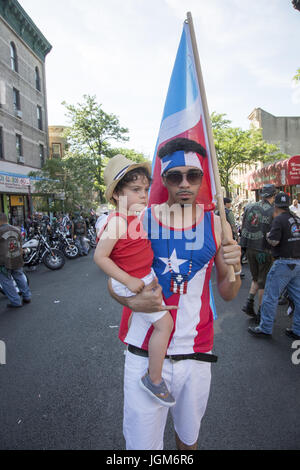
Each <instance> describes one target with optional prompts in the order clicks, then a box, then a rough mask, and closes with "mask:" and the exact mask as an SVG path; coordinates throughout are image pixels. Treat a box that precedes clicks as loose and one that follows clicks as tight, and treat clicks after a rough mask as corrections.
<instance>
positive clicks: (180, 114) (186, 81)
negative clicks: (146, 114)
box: [149, 23, 216, 211]
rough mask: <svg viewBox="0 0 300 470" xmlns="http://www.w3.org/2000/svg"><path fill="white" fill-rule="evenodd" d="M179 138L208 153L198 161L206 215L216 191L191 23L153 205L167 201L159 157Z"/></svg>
mask: <svg viewBox="0 0 300 470" xmlns="http://www.w3.org/2000/svg"><path fill="white" fill-rule="evenodd" d="M177 137H185V138H187V139H191V140H195V141H196V142H198V143H199V144H201V145H202V146H203V147H204V148H205V149H206V152H207V157H206V158H202V157H199V158H200V160H201V164H202V168H203V171H204V177H203V182H202V185H201V189H200V191H199V194H198V198H197V202H198V203H199V204H204V208H205V210H206V211H208V210H212V209H213V208H214V201H213V198H214V196H215V194H216V188H215V183H214V177H213V169H212V164H211V155H210V149H209V144H208V134H207V129H206V123H205V118H204V112H203V104H202V99H201V93H200V88H199V82H198V77H197V71H196V66H195V56H194V52H193V47H192V40H191V33H190V27H189V24H188V23H184V27H183V32H182V36H181V40H180V44H179V48H178V52H177V56H176V60H175V65H174V68H173V72H172V76H171V81H170V85H169V90H168V94H167V99H166V103H165V107H164V112H163V117H162V121H161V126H160V130H159V134H158V139H157V144H156V149H155V155H154V159H153V167H152V174H153V184H152V186H151V191H150V198H149V204H150V205H151V204H161V203H162V202H165V201H166V200H167V190H166V189H165V188H164V186H163V185H162V181H161V177H160V170H161V162H160V159H159V158H158V156H157V154H158V152H159V149H160V148H161V147H162V146H163V145H164V144H166V143H167V142H168V141H169V140H172V139H174V138H177Z"/></svg>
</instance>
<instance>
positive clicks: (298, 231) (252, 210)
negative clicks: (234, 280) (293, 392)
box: [216, 184, 300, 339]
mask: <svg viewBox="0 0 300 470" xmlns="http://www.w3.org/2000/svg"><path fill="white" fill-rule="evenodd" d="M260 195H261V198H260V201H258V202H251V203H248V204H245V206H244V211H243V214H242V218H241V219H242V220H241V224H240V226H239V225H238V223H237V221H236V217H235V215H234V212H233V210H232V200H231V199H230V198H227V197H226V198H224V207H225V213H226V218H227V221H228V223H229V224H230V226H231V229H232V236H233V238H234V239H235V240H237V241H238V243H239V244H240V246H241V249H242V257H244V259H246V260H247V262H248V264H249V268H250V273H251V277H252V281H251V286H250V290H249V294H248V298H247V300H246V303H245V304H244V305H243V307H242V311H243V312H244V313H246V314H247V315H248V316H249V317H252V318H254V319H255V323H256V326H249V329H248V330H249V333H251V334H252V335H254V336H260V337H265V338H268V337H270V336H271V333H272V329H273V323H274V318H275V316H276V311H277V306H278V304H279V305H284V304H287V311H288V314H289V315H291V314H293V325H292V328H287V329H286V334H287V335H288V336H290V337H291V338H293V339H300V318H299V315H300V311H299V309H300V276H299V270H298V265H299V263H300V204H299V202H298V200H297V199H294V200H293V202H292V204H291V201H290V196H289V194H286V193H284V192H282V191H280V192H278V191H277V190H276V187H275V186H274V185H272V184H267V185H265V186H264V187H263V188H262V190H261V192H260ZM216 213H218V211H216ZM238 216H239V214H237V217H238ZM241 277H244V275H243V273H242V274H241ZM256 297H257V301H258V306H257V309H255V298H256Z"/></svg>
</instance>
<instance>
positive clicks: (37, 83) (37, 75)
mask: <svg viewBox="0 0 300 470" xmlns="http://www.w3.org/2000/svg"><path fill="white" fill-rule="evenodd" d="M35 88H36V89H37V90H38V91H41V77H40V71H39V69H38V67H36V68H35Z"/></svg>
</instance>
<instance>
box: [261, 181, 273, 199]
mask: <svg viewBox="0 0 300 470" xmlns="http://www.w3.org/2000/svg"><path fill="white" fill-rule="evenodd" d="M275 193H276V187H275V185H274V184H265V186H263V188H262V189H261V195H262V197H272V196H274V194H275Z"/></svg>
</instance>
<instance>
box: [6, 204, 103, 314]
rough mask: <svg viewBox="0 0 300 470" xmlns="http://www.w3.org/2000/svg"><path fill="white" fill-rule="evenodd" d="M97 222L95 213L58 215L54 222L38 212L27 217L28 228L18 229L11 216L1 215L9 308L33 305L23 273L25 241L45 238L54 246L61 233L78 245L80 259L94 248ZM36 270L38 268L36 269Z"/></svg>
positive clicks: (25, 225)
mask: <svg viewBox="0 0 300 470" xmlns="http://www.w3.org/2000/svg"><path fill="white" fill-rule="evenodd" d="M96 222H97V216H96V213H95V212H94V211H91V212H90V213H89V214H88V215H87V214H84V213H80V212H74V214H63V213H60V214H57V213H54V214H53V216H52V217H51V219H50V217H49V216H48V215H47V214H43V213H41V212H36V213H34V214H33V216H32V217H27V219H26V221H25V224H24V226H23V225H22V226H21V227H17V226H14V225H11V224H9V223H8V217H7V215H6V214H4V213H1V214H0V287H1V290H2V292H3V293H4V294H5V295H6V297H7V298H8V300H9V303H8V304H7V308H20V307H22V306H23V305H24V304H26V303H30V302H31V291H30V288H29V285H28V279H27V276H26V275H25V274H24V271H23V267H24V256H23V255H24V250H23V245H24V242H25V243H26V241H28V240H30V239H32V238H35V237H39V236H40V235H42V236H44V237H46V238H47V240H48V241H49V244H50V245H51V246H52V245H54V244H55V237H56V235H57V232H58V231H61V232H63V233H65V234H66V236H67V237H69V239H70V240H72V241H73V243H74V244H75V245H76V247H77V249H78V255H79V256H87V255H88V253H89V248H90V245H91V246H94V245H93V243H92V241H93V240H95V239H96V232H95V225H96ZM87 237H89V238H87ZM87 240H89V242H88V241H87ZM25 246H26V245H25ZM25 261H26V259H25ZM32 269H35V266H33V267H32Z"/></svg>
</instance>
